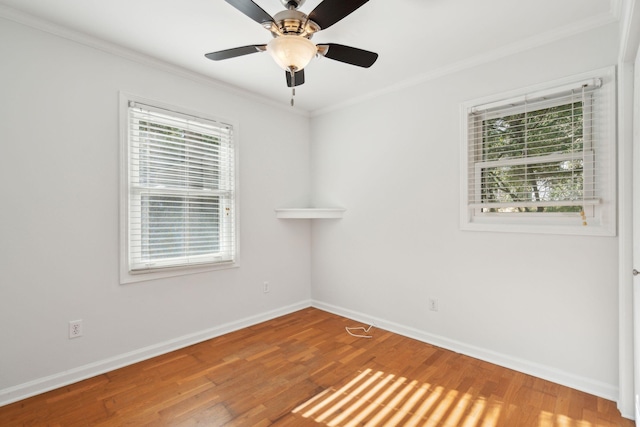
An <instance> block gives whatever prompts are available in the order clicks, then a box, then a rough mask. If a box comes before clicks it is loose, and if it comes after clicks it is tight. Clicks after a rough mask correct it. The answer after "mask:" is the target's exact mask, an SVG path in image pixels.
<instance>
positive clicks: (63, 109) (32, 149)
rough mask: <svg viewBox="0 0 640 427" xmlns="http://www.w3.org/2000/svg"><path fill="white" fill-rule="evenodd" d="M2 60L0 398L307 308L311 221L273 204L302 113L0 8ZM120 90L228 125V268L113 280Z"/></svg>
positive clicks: (291, 169) (280, 198)
mask: <svg viewBox="0 0 640 427" xmlns="http://www.w3.org/2000/svg"><path fill="white" fill-rule="evenodd" d="M0 58H2V59H1V61H0V82H2V83H1V86H2V89H1V90H0V186H1V187H0V194H2V208H1V209H0V325H1V326H0V404H2V403H3V402H5V403H6V402H7V401H11V400H16V399H18V398H20V397H24V396H25V395H28V394H30V393H35V392H38V391H42V390H43V389H46V388H48V387H55V386H59V385H60V384H61V383H63V382H66V381H73V380H74V379H78V378H81V377H83V376H87V375H91V374H93V373H96V372H98V371H100V370H104V369H109V368H112V367H114V366H117V365H120V364H124V363H130V362H131V361H133V360H137V359H139V358H144V357H148V356H150V355H152V354H154V353H158V352H162V351H167V350H168V349H170V348H172V347H176V346H180V345H185V344H187V343H189V342H191V341H195V340H198V339H205V338H207V337H209V336H211V335H216V334H219V333H223V332H226V331H228V330H231V329H234V328H237V327H241V326H243V325H246V324H249V323H256V322H257V321H259V320H261V319H266V318H270V317H275V316H276V315H278V314H283V313H285V312H289V311H293V310H295V309H297V308H301V307H305V306H308V305H309V299H310V266H309V264H310V254H309V251H310V226H309V222H308V221H288V222H287V221H282V220H277V219H276V218H275V213H274V208H277V207H283V206H304V205H306V204H307V203H308V201H309V200H308V199H309V119H308V117H307V116H305V115H300V114H294V113H292V112H291V111H289V110H288V108H289V107H288V106H287V105H284V106H283V107H282V108H278V107H277V106H276V107H275V108H274V105H272V104H266V103H261V102H258V101H256V100H255V99H252V98H250V97H243V96H240V95H238V94H237V93H235V92H232V91H229V90H225V89H222V88H221V87H217V86H214V85H212V84H211V85H206V84H204V83H202V81H199V79H198V78H195V77H194V78H187V77H186V76H185V75H182V76H181V75H178V74H176V73H173V72H167V71H166V70H165V69H164V68H163V67H156V66H153V67H151V66H149V65H143V63H142V62H136V61H131V60H128V59H124V58H123V57H121V56H118V55H114V54H111V53H106V52H104V51H101V50H97V49H94V48H91V47H88V46H85V45H82V44H79V43H76V42H72V41H69V40H66V39H63V38H60V37H57V36H54V35H51V34H48V33H45V32H41V31H38V30H35V29H32V28H29V27H26V26H23V25H20V24H17V23H14V22H11V21H8V20H4V19H0ZM119 91H125V92H128V93H132V94H136V95H139V96H142V97H147V98H150V99H156V100H159V101H162V102H165V103H170V104H173V105H177V106H182V107H185V108H187V109H189V110H195V111H201V112H204V113H208V114H211V115H214V116H222V117H224V118H228V119H230V120H233V121H235V122H237V123H238V124H239V128H238V129H237V130H238V135H239V141H238V142H239V146H240V168H239V174H240V188H239V191H240V209H241V211H240V227H241V235H240V246H241V259H240V262H241V265H240V267H239V268H235V269H229V270H223V271H217V272H209V273H206V274H194V275H188V276H182V277H176V278H171V279H164V280H157V281H152V282H142V283H138V284H130V285H120V284H119V276H118V271H119V270H118V259H119V256H118V253H119V242H118V236H119V229H118V215H119V207H118V203H119V200H120V196H119V194H118V185H119V157H118V156H119V151H118V150H119V140H118V138H119V127H118V117H119V116H118V93H119ZM284 128H286V129H287V137H286V138H284V137H282V135H283V133H282V129H284ZM265 280H268V281H269V282H270V284H271V292H270V293H268V294H264V293H263V292H262V283H263V281H265ZM74 319H82V320H83V321H84V336H83V337H82V338H79V339H74V340H69V339H68V337H67V330H68V322H69V321H70V320H74Z"/></svg>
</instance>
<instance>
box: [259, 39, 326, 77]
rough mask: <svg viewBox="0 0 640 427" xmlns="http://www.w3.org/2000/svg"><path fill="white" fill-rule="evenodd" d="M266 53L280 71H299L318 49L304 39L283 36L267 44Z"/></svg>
mask: <svg viewBox="0 0 640 427" xmlns="http://www.w3.org/2000/svg"><path fill="white" fill-rule="evenodd" d="M267 52H269V54H270V55H271V57H272V58H273V60H274V61H276V64H278V65H279V66H280V67H281V68H282V69H284V70H295V71H300V70H302V69H303V68H304V67H306V66H307V65H308V64H309V62H311V60H312V59H313V57H314V56H315V55H316V53H317V52H318V48H317V47H316V45H315V44H314V43H313V42H312V41H311V40H309V39H308V38H306V37H301V36H291V35H289V36H288V35H284V36H280V37H276V38H274V39H272V40H271V41H270V42H269V43H267Z"/></svg>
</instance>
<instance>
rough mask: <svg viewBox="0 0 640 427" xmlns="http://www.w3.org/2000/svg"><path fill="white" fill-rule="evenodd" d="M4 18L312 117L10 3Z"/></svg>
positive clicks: (1, 8) (2, 13) (1, 15)
mask: <svg viewBox="0 0 640 427" xmlns="http://www.w3.org/2000/svg"><path fill="white" fill-rule="evenodd" d="M0 19H6V20H8V21H13V22H16V23H18V24H21V25H24V26H27V27H31V28H34V29H36V30H39V31H43V32H46V33H49V34H52V35H54V36H57V37H60V38H63V39H66V40H69V41H72V42H75V43H78V44H82V45H84V46H87V47H90V48H93V49H96V50H100V51H102V52H106V53H109V54H111V55H115V56H118V57H121V58H124V59H128V60H130V61H133V62H137V63H139V64H142V65H146V66H148V67H151V68H155V69H158V70H161V71H164V72H167V73H170V74H173V75H175V76H178V77H182V78H185V79H188V80H191V81H194V82H196V83H200V84H202V85H205V86H209V87H212V88H215V89H218V90H224V91H227V92H231V93H233V94H234V95H237V96H240V97H243V98H247V99H249V100H252V101H254V102H259V103H262V104H267V105H269V106H270V107H276V108H278V109H280V110H282V111H286V112H288V113H294V114H297V115H300V116H304V117H309V115H310V113H309V112H308V111H306V110H302V109H300V108H292V107H290V106H289V105H286V106H284V105H283V104H282V103H280V102H276V101H274V100H272V99H269V98H266V97H263V96H260V95H257V94H255V93H253V92H249V91H247V90H244V89H242V88H239V87H237V86H233V85H230V84H227V83H223V82H221V81H220V80H216V79H214V78H212V77H208V76H206V75H204V74H200V73H197V72H194V71H191V70H188V69H186V68H184V67H180V66H178V65H175V64H172V63H170V62H166V61H163V60H161V59H159V58H156V57H153V56H150V55H146V54H144V53H142V52H139V51H136V50H133V49H129V48H126V47H124V46H121V45H118V44H115V43H111V42H108V41H105V40H102V39H100V38H98V37H94V36H91V35H89V34H86V33H83V32H80V31H76V30H72V29H69V28H67V27H65V26H63V25H58V24H55V23H52V22H50V21H47V20H45V19H41V18H38V17H35V16H33V15H30V14H27V13H24V12H21V11H18V10H16V9H13V8H10V7H8V6H4V5H0Z"/></svg>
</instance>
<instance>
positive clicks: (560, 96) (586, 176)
mask: <svg viewBox="0 0 640 427" xmlns="http://www.w3.org/2000/svg"><path fill="white" fill-rule="evenodd" d="M613 76H614V74H613V71H612V70H604V71H601V73H600V74H593V75H589V76H581V78H580V79H578V80H573V81H569V82H567V81H563V82H558V83H555V84H552V85H547V86H545V87H538V88H534V90H533V91H527V92H526V93H524V94H515V95H514V94H509V95H510V96H505V97H500V98H499V99H498V100H489V102H477V101H476V102H470V103H466V104H465V105H464V106H463V117H464V125H463V150H462V151H463V159H462V160H463V165H462V170H463V175H464V178H463V190H462V192H463V195H462V228H463V229H468V230H485V231H490V230H491V231H525V232H544V233H562V234H593V235H614V234H615V218H614V217H615V186H614V185H615V177H614V170H615V131H614V129H615V128H614V124H615V121H614V118H613V115H614V111H615V103H614V99H613V98H614V91H613V87H614V81H613Z"/></svg>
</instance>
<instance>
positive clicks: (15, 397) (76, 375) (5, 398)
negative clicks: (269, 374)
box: [0, 301, 311, 406]
mask: <svg viewBox="0 0 640 427" xmlns="http://www.w3.org/2000/svg"><path fill="white" fill-rule="evenodd" d="M310 306H311V301H301V302H298V303H296V304H292V305H288V306H285V307H281V308H278V309H276V310H271V311H267V312H264V313H260V314H257V315H255V316H249V317H245V318H243V319H239V320H236V321H233V322H229V323H225V324H223V325H220V326H216V327H214V328H209V329H205V330H202V331H199V332H195V333H193V334H188V335H184V336H181V337H178V338H175V339H172V340H168V341H165V342H161V343H158V344H154V345H151V346H148V347H144V348H140V349H137V350H134V351H131V352H128V353H124V354H120V355H117V356H114V357H110V358H108V359H104V360H99V361H97V362H94V363H89V364H86V365H83V366H79V367H77V368H74V369H70V370H68V371H64V372H59V373H57V374H53V375H49V376H47V377H43V378H38V379H35V380H33V381H29V382H27V383H23V384H19V385H17V386H13V387H9V388H5V389H2V390H0V406H4V405H8V404H10V403H14V402H17V401H20V400H23V399H26V398H28V397H31V396H35V395H38V394H41V393H45V392H47V391H51V390H54V389H57V388H60V387H64V386H66V385H69V384H73V383H76V382H78V381H82V380H85V379H88V378H92V377H95V376H96V375H100V374H104V373H106V372H110V371H113V370H115V369H119V368H122V367H125V366H128V365H133V364H134V363H138V362H141V361H143V360H147V359H151V358H152V357H156V356H160V355H162V354H166V353H169V352H172V351H175V350H178V349H181V348H184V347H188V346H190V345H194V344H197V343H199V342H203V341H206V340H209V339H212V338H216V337H219V336H221V335H224V334H228V333H230V332H234V331H237V330H239V329H243V328H246V327H249V326H253V325H257V324H258V323H262V322H265V321H267V320H271V319H275V318H277V317H280V316H284V315H286V314H290V313H293V312H295V311H298V310H302V309H304V308H307V307H310Z"/></svg>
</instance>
